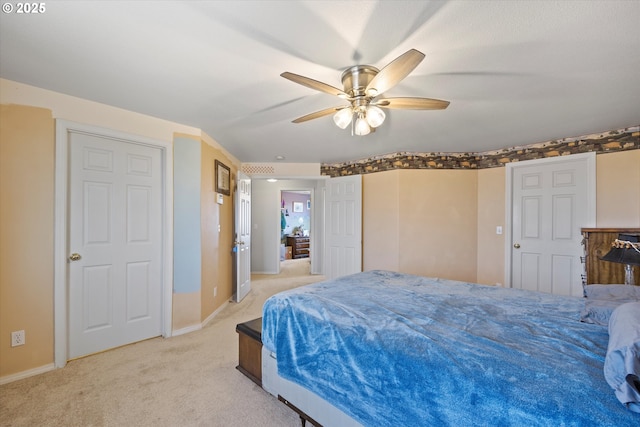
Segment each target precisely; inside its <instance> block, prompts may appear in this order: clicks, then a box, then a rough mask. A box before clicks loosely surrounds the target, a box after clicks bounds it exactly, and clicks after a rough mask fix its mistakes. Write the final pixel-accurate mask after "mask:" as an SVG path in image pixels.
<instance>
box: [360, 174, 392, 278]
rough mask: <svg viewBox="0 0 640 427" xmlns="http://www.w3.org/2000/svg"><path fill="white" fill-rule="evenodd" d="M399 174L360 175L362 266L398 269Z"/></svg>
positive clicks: (364, 267)
mask: <svg viewBox="0 0 640 427" xmlns="http://www.w3.org/2000/svg"><path fill="white" fill-rule="evenodd" d="M400 174H401V171H399V170H395V171H388V172H379V173H373V174H368V175H364V176H363V177H362V237H363V241H364V242H365V244H364V245H363V248H362V269H363V270H364V271H368V270H391V271H400V270H399V269H400V256H401V253H400V251H401V248H402V244H401V242H400V202H399V197H400Z"/></svg>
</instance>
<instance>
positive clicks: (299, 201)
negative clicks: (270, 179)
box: [280, 190, 311, 274]
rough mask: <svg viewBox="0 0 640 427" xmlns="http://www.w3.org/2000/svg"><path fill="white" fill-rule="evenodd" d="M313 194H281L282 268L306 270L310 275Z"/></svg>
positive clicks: (303, 191) (307, 192) (294, 192)
mask: <svg viewBox="0 0 640 427" xmlns="http://www.w3.org/2000/svg"><path fill="white" fill-rule="evenodd" d="M310 243H311V192H310V191H305V190H282V191H281V192H280V268H281V269H283V268H285V269H286V267H291V266H292V264H295V265H296V266H297V267H296V270H298V269H299V268H302V267H303V265H304V268H305V269H306V271H307V274H311V273H310V258H309V256H310V250H311V244H310Z"/></svg>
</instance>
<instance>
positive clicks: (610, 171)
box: [363, 150, 640, 285]
mask: <svg viewBox="0 0 640 427" xmlns="http://www.w3.org/2000/svg"><path fill="white" fill-rule="evenodd" d="M596 174H597V176H596V208H597V226H598V227H640V150H630V151H621V152H615V153H603V154H598V155H597V156H596ZM363 182H364V186H363V206H364V213H363V242H364V243H363V268H364V269H365V270H373V269H382V268H383V269H389V270H393V271H401V272H405V273H415V274H420V275H425V276H437V277H444V278H449V279H457V280H467V281H472V282H477V283H483V284H487V285H495V284H496V283H500V284H504V283H506V280H505V278H504V271H505V264H504V259H505V252H504V251H505V241H504V234H502V235H498V234H496V227H497V226H502V227H503V233H504V231H505V230H504V226H505V212H506V206H505V194H506V193H505V192H506V169H505V168H492V169H482V170H478V171H461V170H433V169H430V170H395V171H388V172H379V173H375V174H369V175H364V177H363ZM460 242H466V243H467V244H468V246H467V247H465V248H464V249H463V250H462V252H461V251H460V250H459V247H460V245H459V243H460ZM396 249H397V252H395V250H396Z"/></svg>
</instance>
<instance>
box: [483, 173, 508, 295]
mask: <svg viewBox="0 0 640 427" xmlns="http://www.w3.org/2000/svg"><path fill="white" fill-rule="evenodd" d="M505 173H506V169H505V168H493V169H482V170H479V171H478V264H477V265H478V274H477V278H476V282H477V283H482V284H484V285H495V284H498V283H499V284H504V283H505V279H504V231H505V230H504V225H505V194H506V193H505V191H506V189H505V185H506V175H505ZM498 226H500V227H502V228H503V230H502V231H503V234H500V235H499V234H496V227H498Z"/></svg>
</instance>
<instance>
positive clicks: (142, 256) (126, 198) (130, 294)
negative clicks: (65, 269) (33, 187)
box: [68, 133, 163, 359]
mask: <svg viewBox="0 0 640 427" xmlns="http://www.w3.org/2000/svg"><path fill="white" fill-rule="evenodd" d="M69 146H70V148H69V174H70V179H69V183H70V184H69V225H68V229H69V257H70V259H69V358H70V359H71V358H75V357H80V356H83V355H87V354H91V353H95V352H98V351H102V350H105V349H109V348H113V347H117V346H121V345H124V344H129V343H132V342H136V341H140V340H143V339H147V338H151V337H155V336H159V335H161V333H162V290H163V284H162V266H161V260H162V204H163V201H162V179H163V178H162V164H161V161H162V153H161V150H160V149H159V148H157V147H151V146H146V145H141V144H135V143H131V142H125V141H120V140H116V139H112V138H108V137H101V136H96V135H89V134H84V133H70V145H69Z"/></svg>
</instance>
